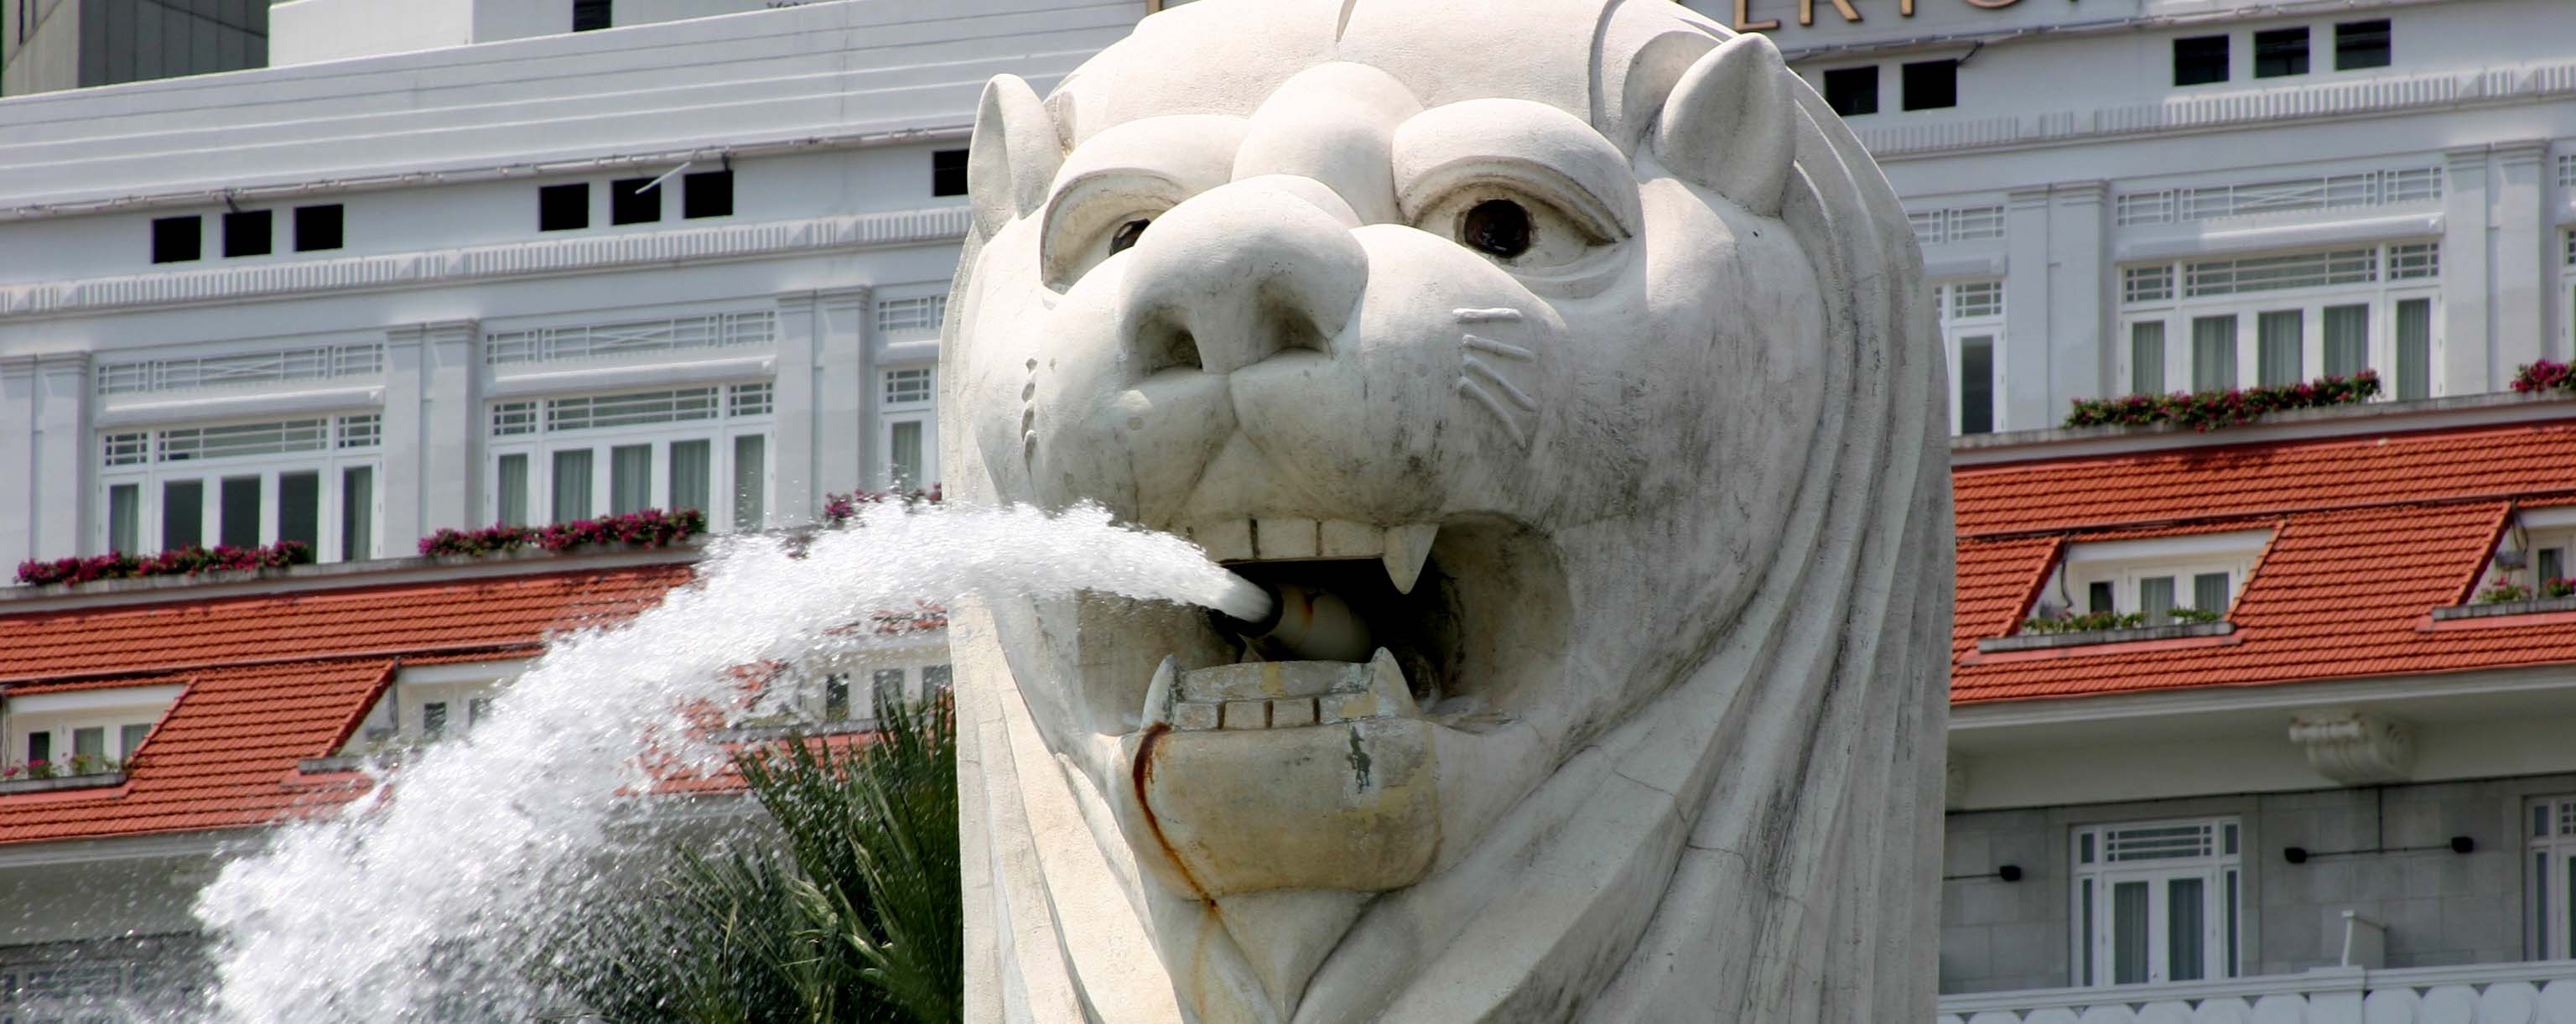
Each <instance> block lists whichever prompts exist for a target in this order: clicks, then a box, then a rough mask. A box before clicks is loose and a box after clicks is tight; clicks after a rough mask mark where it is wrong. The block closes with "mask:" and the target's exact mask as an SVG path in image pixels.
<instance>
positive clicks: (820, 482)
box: [772, 286, 869, 523]
mask: <svg viewBox="0 0 2576 1024" xmlns="http://www.w3.org/2000/svg"><path fill="white" fill-rule="evenodd" d="M868 295H869V289H868V288H866V287H864V286H861V287H856V288H842V289H832V290H827V291H802V292H788V293H785V294H782V295H779V296H778V297H777V303H778V407H779V408H780V409H781V410H785V411H788V412H789V413H791V414H790V415H784V416H781V417H780V418H779V420H778V428H777V429H778V437H777V441H776V444H777V446H778V463H777V465H778V507H777V509H776V510H774V511H773V512H772V516H773V518H775V519H776V520H778V521H779V522H781V523H805V522H811V521H813V520H814V518H815V517H816V516H817V515H819V514H820V513H821V511H822V508H823V496H824V495H826V494H833V493H846V492H849V491H855V490H857V489H859V486H860V481H861V479H862V478H861V475H860V471H859V467H860V463H861V460H862V458H863V456H864V453H863V451H862V450H861V447H860V445H861V441H862V439H863V436H864V435H863V433H862V432H861V431H860V429H859V408H858V402H859V391H858V387H859V384H858V382H859V379H860V376H861V371H860V367H861V366H862V365H863V364H864V362H865V360H866V358H867V357H866V351H865V348H866V344H867V338H866V334H865V331H864V330H863V329H862V328H863V324H864V321H863V319H862V317H863V315H864V313H865V311H866V310H867V308H868ZM797 413H801V415H798V414H797Z"/></svg>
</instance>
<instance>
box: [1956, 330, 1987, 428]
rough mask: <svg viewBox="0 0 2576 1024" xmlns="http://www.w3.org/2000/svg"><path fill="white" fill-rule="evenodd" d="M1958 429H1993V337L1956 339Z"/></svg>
mask: <svg viewBox="0 0 2576 1024" xmlns="http://www.w3.org/2000/svg"><path fill="white" fill-rule="evenodd" d="M1959 432H1960V433H1962V434H1991V433H1994V432H1995V339H1993V338H1986V337H1978V338H1962V339H1960V341H1959Z"/></svg>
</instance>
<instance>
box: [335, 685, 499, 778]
mask: <svg viewBox="0 0 2576 1024" xmlns="http://www.w3.org/2000/svg"><path fill="white" fill-rule="evenodd" d="M519 668H520V666H519V665H518V664H517V663H515V662H509V663H494V662H479V663H471V662H469V663H466V664H459V665H438V666H424V667H420V668H409V669H404V670H402V671H401V672H399V673H397V674H396V675H395V676H394V681H393V682H392V684H390V685H388V686H386V687H385V692H384V693H383V694H382V695H379V696H378V697H377V698H376V703H375V706H373V707H370V708H368V709H367V717H366V718H365V720H363V721H362V722H361V723H360V724H359V726H358V728H357V730H356V731H354V732H352V733H351V734H350V735H349V738H348V741H347V742H345V743H343V744H341V747H340V750H339V753H340V754H341V755H343V756H347V755H365V754H375V753H381V752H385V751H389V750H400V749H403V748H406V747H416V746H420V745H423V744H428V743H436V742H439V741H441V740H449V739H455V738H458V737H461V736H465V735H468V734H470V733H472V732H473V731H474V730H475V729H477V728H480V727H481V726H482V725H484V724H485V723H487V722H489V721H491V719H492V700H493V698H495V697H497V696H499V695H500V693H501V691H502V690H504V689H507V688H508V686H509V684H510V681H511V680H512V679H513V678H515V677H516V676H517V674H518V670H519Z"/></svg>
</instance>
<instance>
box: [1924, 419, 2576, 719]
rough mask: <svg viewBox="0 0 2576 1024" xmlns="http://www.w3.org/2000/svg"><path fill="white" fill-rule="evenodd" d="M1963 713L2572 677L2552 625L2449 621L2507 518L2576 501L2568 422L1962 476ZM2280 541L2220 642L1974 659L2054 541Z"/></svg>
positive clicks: (2031, 592)
mask: <svg viewBox="0 0 2576 1024" xmlns="http://www.w3.org/2000/svg"><path fill="white" fill-rule="evenodd" d="M1952 480H1953V487H1954V491H1953V493H1954V496H1955V498H1956V500H1957V509H1958V523H1959V541H1958V545H1959V547H1958V553H1959V557H1958V574H1959V575H1958V591H1957V594H1958V609H1957V620H1956V627H1955V632H1954V634H1953V637H1952V642H1953V648H1952V654H1953V659H1954V660H1953V665H1952V670H1951V697H1952V700H1953V702H1955V703H1962V704H1965V703H1975V702H1981V701H1998V700H2023V699H2033V698H2046V697H2073V696H2084V695H2092V694H2109V693H2128V692H2137V691H2144V690H2170V689H2180V688H2188V687H2215V686H2259V685H2268V684H2276V683H2287V682H2296V681H2301V680H2317V679H2339V678H2351V677H2357V676H2374V675H2391V674H2415V673H2431V672H2453V671H2463V670H2471V669H2481V668H2500V667H2510V666H2520V665H2536V664H2555V663H2567V662H2576V630H2571V629H2568V628H2567V625H2566V624H2565V623H2562V622H2556V621H2551V620H2550V619H2548V618H2546V617H2541V616H2517V617H2510V618H2502V619H2487V620H2478V621H2475V622H2466V621H2455V622H2446V623H2443V624H2442V626H2441V627H2440V628H2435V627H2434V626H2433V624H2432V621H2431V612H2432V610H2433V609H2434V608H2436V607H2440V606H2447V605H2454V604H2458V603H2460V602H2461V601H2463V600H2465V599H2466V598H2467V596H2468V594H2469V592H2470V591H2471V590H2472V589H2474V587H2475V585H2476V583H2477V582H2478V574H2479V573H2480V571H2481V570H2482V569H2483V568H2484V566H2485V562H2486V556H2487V552H2488V551H2490V550H2492V549H2493V546H2494V543H2495V539H2496V530H2497V528H2498V526H2499V524H2500V523H2501V522H2502V521H2503V517H2504V515H2505V512H2506V509H2507V507H2508V505H2509V504H2511V503H2513V502H2516V501H2519V502H2520V503H2521V504H2522V505H2523V506H2525V507H2530V506H2535V505H2548V504H2568V503H2571V502H2576V429H2571V428H2570V427H2568V426H2564V425H2546V426H2522V427H2505V428H2493V427H2490V428H2480V429H2472V430H2453V431H2444V432H2440V433H2425V434H2414V435H2386V436H2371V437H2366V438H2358V439H2355V438H2349V437H2347V438H2335V439H2327V440H2310V441H2288V442H2276V443H2269V444H2257V445H2243V446H2232V447H2226V448H2217V449H2199V450H2190V451H2182V452H2174V451H2162V452H2151V453H2142V454H2132V455H2119V456H2109V457H2098V458H2084V459H2065V460H2056V461H2049V462H2034V463H2023V464H2013V465H1999V466H1976V467H1969V468H1962V469H1960V470H1957V471H1956V472H1955V473H1954V474H1953V477H1952ZM2230 529H2274V530H2275V533H2274V534H2273V537H2272V541H2271V544H2270V546H2269V548H2268V549H2267V550H2266V551H2265V552H2264V554H2263V557H2262V560H2261V562H2260V563H2259V564H2257V565H2256V567H2255V570H2254V574H2253V576H2252V577H2251V578H2250V579H2248V580H2247V581H2246V583H2245V586H2244V588H2243V590H2242V591H2241V593H2240V594H2239V595H2238V597H2237V602H2236V606H2235V608H2234V609H2233V611H2232V612H2231V614H2230V615H2229V619H2230V621H2231V622H2233V623H2234V624H2235V627H2236V630H2235V633H2234V634H2232V635H2231V636H2229V637H2227V638H2225V639H2224V640H2223V641H2209V642H2198V643H2185V642H2182V641H2166V642H2154V643H2147V644H2121V645H2106V646H2102V647H2066V648H2051V649H2047V650H2043V651H2036V652H2014V653H2012V654H2001V653H1997V654H1985V655H1981V654H1979V653H1978V652H1977V641H1978V640H1979V639H1981V638H1987V637H1998V636H2004V635H2008V634H2010V633H2012V632H2013V631H2014V629H2015V628H2016V626H2017V624H2018V623H2019V621H2020V620H2021V619H2022V618H2023V617H2024V616H2025V615H2026V614H2027V609H2028V607H2029V605H2030V603H2031V601H2032V600H2033V598H2034V597H2035V596H2036V594H2037V591H2038V589H2039V587H2040V586H2041V584H2042V583H2043V582H2044V581H2045V579H2046V577H2047V575H2048V574H2049V572H2050V571H2051V569H2052V568H2053V567H2054V564H2055V559H2056V553H2057V551H2058V548H2059V545H2061V544H2065V543H2070V542H2083V541H2097V540H2114V539H2127V538H2133V537H2139V536H2157V535H2167V534H2174V533H2190V532H2210V531H2218V530H2230Z"/></svg>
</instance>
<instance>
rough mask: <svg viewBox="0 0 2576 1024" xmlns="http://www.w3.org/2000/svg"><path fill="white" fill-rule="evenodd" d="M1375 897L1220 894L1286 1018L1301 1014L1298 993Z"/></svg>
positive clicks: (1232, 931) (1228, 922)
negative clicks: (1298, 1008)
mask: <svg viewBox="0 0 2576 1024" xmlns="http://www.w3.org/2000/svg"><path fill="white" fill-rule="evenodd" d="M1371 898H1372V895H1371V894H1369V893H1358V892H1344V891H1341V890H1338V889H1273V890H1270V891H1267V892H1247V893H1238V894H1236V895H1233V896H1219V897H1217V898H1216V912H1217V919H1218V920H1220V921H1223V922H1225V931H1226V934H1227V935H1230V936H1232V937H1233V938H1234V944H1235V947H1236V948H1238V949H1241V950H1242V951H1243V958H1244V960H1245V961H1247V962H1249V963H1250V964H1251V965H1252V972H1253V973H1254V974H1255V975H1257V976H1259V977H1260V978H1261V987H1262V988H1263V989H1265V990H1267V991H1268V993H1269V996H1270V1005H1271V1006H1272V1007H1274V1008H1276V1009H1277V1010H1278V1011H1279V1017H1280V1019H1282V1020H1285V1019H1287V1018H1289V1017H1292V1016H1295V1015H1296V1012H1297V1002H1298V997H1300V996H1302V995H1304V994H1305V991H1306V981H1307V979H1308V978H1311V977H1313V976H1314V973H1315V967H1316V966H1317V965H1319V964H1321V963H1323V962H1324V954H1327V953H1330V952H1332V951H1333V947H1334V946H1336V945H1339V944H1340V943H1341V941H1342V935H1343V933H1345V932H1348V931H1349V930H1350V927H1351V921H1353V920H1354V919H1356V918H1358V917H1359V914H1360V910H1361V908H1363V907H1366V906H1367V905H1368V901H1369V900H1370V899H1371Z"/></svg>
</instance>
